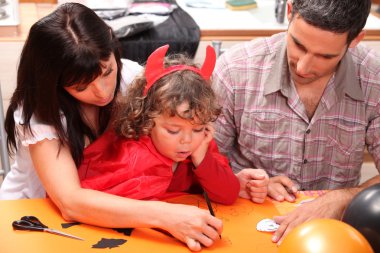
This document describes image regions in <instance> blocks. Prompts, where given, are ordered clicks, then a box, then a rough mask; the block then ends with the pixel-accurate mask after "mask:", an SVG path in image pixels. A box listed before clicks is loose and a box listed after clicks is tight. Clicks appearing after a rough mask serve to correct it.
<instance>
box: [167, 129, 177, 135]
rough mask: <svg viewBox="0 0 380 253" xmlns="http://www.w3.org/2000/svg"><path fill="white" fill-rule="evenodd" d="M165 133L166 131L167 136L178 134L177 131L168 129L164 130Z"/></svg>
mask: <svg viewBox="0 0 380 253" xmlns="http://www.w3.org/2000/svg"><path fill="white" fill-rule="evenodd" d="M166 131H167V132H168V133H169V134H178V133H179V130H170V129H166Z"/></svg>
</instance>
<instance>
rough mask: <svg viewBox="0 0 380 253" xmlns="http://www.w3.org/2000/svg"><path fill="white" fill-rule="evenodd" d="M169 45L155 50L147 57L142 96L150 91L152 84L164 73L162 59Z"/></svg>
mask: <svg viewBox="0 0 380 253" xmlns="http://www.w3.org/2000/svg"><path fill="white" fill-rule="evenodd" d="M168 49H169V45H165V46H162V47H159V48H157V49H156V50H155V51H154V52H153V53H152V54H151V55H150V56H149V57H148V60H147V63H146V67H145V78H146V81H147V84H146V86H145V90H144V94H146V92H147V91H148V90H149V89H150V87H151V86H152V85H153V83H154V82H155V81H156V79H157V77H159V76H160V75H161V74H162V73H163V72H164V59H165V55H166V52H167V51H168Z"/></svg>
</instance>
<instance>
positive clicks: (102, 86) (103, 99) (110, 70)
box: [65, 54, 117, 106]
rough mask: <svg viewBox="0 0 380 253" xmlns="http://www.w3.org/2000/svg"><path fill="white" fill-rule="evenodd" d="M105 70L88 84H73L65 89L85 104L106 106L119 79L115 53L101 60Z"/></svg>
mask: <svg viewBox="0 0 380 253" xmlns="http://www.w3.org/2000/svg"><path fill="white" fill-rule="evenodd" d="M101 63H102V65H103V66H104V68H103V72H102V74H101V75H100V76H98V77H97V78H96V79H95V80H94V81H93V82H91V83H90V84H88V85H87V86H84V87H83V86H82V85H75V84H74V85H72V86H70V87H65V90H66V91H67V92H68V93H69V94H70V95H71V96H73V97H74V98H76V99H77V100H79V101H80V102H81V103H83V104H88V105H95V106H105V105H107V104H109V103H110V102H111V101H112V99H113V97H114V94H115V89H116V80H117V63H116V60H115V57H114V55H113V54H111V56H110V59H109V60H108V61H105V62H101Z"/></svg>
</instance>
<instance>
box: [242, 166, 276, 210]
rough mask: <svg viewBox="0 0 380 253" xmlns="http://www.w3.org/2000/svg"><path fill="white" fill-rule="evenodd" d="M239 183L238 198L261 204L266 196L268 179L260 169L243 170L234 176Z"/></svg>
mask: <svg viewBox="0 0 380 253" xmlns="http://www.w3.org/2000/svg"><path fill="white" fill-rule="evenodd" d="M236 176H237V178H238V179H239V182H240V192H239V197H241V198H245V199H250V200H252V201H253V202H256V203H263V202H264V200H265V198H266V196H267V194H268V183H269V178H268V175H267V173H266V172H265V171H264V170H262V169H243V170H241V171H240V172H239V173H237V174H236Z"/></svg>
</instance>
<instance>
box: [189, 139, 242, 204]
mask: <svg viewBox="0 0 380 253" xmlns="http://www.w3.org/2000/svg"><path fill="white" fill-rule="evenodd" d="M194 173H195V175H196V177H197V179H198V181H199V183H200V184H201V186H202V187H203V189H204V190H205V191H207V193H208V195H209V197H210V199H211V200H212V201H215V202H219V203H222V204H226V205H230V204H233V203H234V202H235V200H236V199H237V198H238V195H239V189H240V185H239V181H238V179H237V177H236V176H235V174H234V173H233V172H232V169H231V167H230V166H229V163H228V160H227V158H226V157H225V156H223V155H222V154H220V153H219V150H218V147H217V145H216V143H215V141H214V140H212V141H211V142H210V144H209V147H208V150H207V153H206V155H205V156H204V159H203V161H202V162H201V163H200V164H199V165H198V167H196V169H195V170H194Z"/></svg>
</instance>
